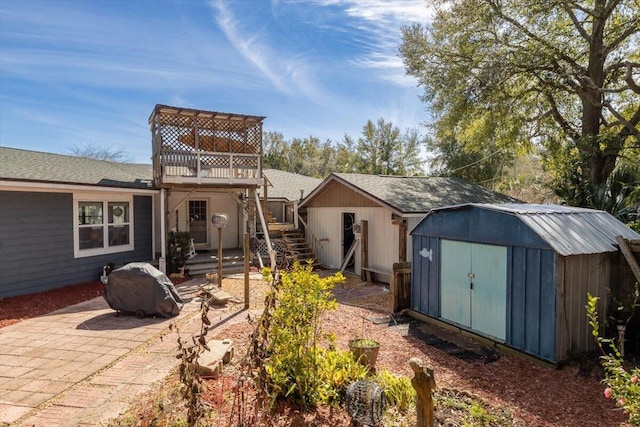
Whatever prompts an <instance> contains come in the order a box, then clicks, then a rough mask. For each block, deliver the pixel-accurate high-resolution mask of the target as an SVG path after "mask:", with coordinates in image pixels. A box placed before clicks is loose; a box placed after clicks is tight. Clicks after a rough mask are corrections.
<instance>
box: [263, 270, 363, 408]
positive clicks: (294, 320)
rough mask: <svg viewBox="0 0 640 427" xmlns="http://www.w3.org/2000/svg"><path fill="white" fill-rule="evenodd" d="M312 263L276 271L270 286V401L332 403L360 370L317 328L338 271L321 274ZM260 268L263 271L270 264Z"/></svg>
mask: <svg viewBox="0 0 640 427" xmlns="http://www.w3.org/2000/svg"><path fill="white" fill-rule="evenodd" d="M312 269H313V267H312V265H311V264H307V265H300V263H298V262H296V263H295V264H294V266H293V269H292V270H291V271H290V272H286V271H282V272H280V274H281V276H280V284H279V286H277V287H276V288H275V290H274V292H277V295H276V299H277V303H276V306H275V309H274V310H273V313H272V317H271V321H270V324H269V329H268V337H269V338H268V345H267V347H268V348H267V354H268V355H269V357H268V359H267V360H266V361H265V369H266V373H267V375H268V382H269V384H268V392H269V394H270V397H271V403H272V405H273V403H275V401H276V400H277V399H281V398H285V399H290V400H293V401H295V402H298V403H300V404H302V405H303V406H305V407H314V406H316V405H317V404H318V403H320V402H326V403H335V402H337V401H339V399H340V398H341V396H342V395H343V394H344V389H346V385H348V384H349V383H350V382H351V381H353V380H355V379H359V378H362V377H363V376H364V375H365V374H366V370H363V369H361V368H359V367H357V366H356V365H357V364H356V363H355V361H354V360H353V356H350V355H347V354H344V353H342V352H339V351H337V350H334V349H333V348H334V345H333V342H334V337H332V336H331V335H329V334H325V333H323V332H322V328H321V318H322V315H323V313H325V312H327V311H329V310H335V309H336V308H337V307H338V303H337V302H336V300H335V298H334V297H333V294H332V290H333V288H334V286H335V285H336V284H337V283H341V282H343V281H344V276H343V275H342V274H340V273H336V274H334V275H332V276H329V277H326V278H321V277H320V276H319V275H318V274H315V273H313V272H312ZM263 274H264V275H265V277H269V276H270V270H268V269H265V271H264V272H263ZM322 343H324V344H326V345H327V346H328V347H329V348H330V350H329V349H326V348H323V347H322V346H321V344H322Z"/></svg>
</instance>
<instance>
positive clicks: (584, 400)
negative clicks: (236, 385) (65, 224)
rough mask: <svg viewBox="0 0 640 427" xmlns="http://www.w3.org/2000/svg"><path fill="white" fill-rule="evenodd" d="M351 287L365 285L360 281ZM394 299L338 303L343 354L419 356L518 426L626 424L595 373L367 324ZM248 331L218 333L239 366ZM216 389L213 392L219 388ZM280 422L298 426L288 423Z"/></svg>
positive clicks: (54, 299) (336, 417) (29, 304)
mask: <svg viewBox="0 0 640 427" xmlns="http://www.w3.org/2000/svg"><path fill="white" fill-rule="evenodd" d="M234 282H237V283H234ZM256 283H257V282H256V281H252V300H254V298H255V299H256V300H262V299H263V297H264V292H266V291H267V287H266V286H264V285H263V286H258V285H256ZM353 286H354V287H355V286H362V284H361V283H360V284H358V283H356V284H354V285H353ZM223 288H224V289H225V291H227V292H229V293H231V294H232V295H235V294H236V293H237V294H238V296H239V297H240V298H242V295H243V285H242V281H241V280H238V281H233V280H226V279H225V282H224V285H223ZM235 288H237V289H235ZM102 292H103V285H102V284H101V283H100V282H98V281H96V282H89V283H84V284H80V285H74V286H66V287H64V288H60V289H54V290H50V291H46V292H40V293H38V294H33V295H26V296H18V297H10V298H5V299H3V300H0V328H2V327H6V326H8V325H11V324H14V323H17V322H19V321H21V320H23V319H27V318H30V317H34V316H39V315H43V314H46V313H48V312H51V311H53V310H56V309H59V308H62V307H66V306H68V305H72V304H76V303H79V302H82V301H85V300H89V299H92V298H95V297H97V296H100V295H101V294H102ZM389 297H390V295H389V294H388V293H387V294H386V295H384V294H383V295H377V296H374V297H367V298H364V299H362V300H359V301H349V303H351V304H350V305H347V304H340V306H339V308H338V310H337V312H332V313H331V314H329V315H327V316H326V317H325V319H324V320H323V329H324V330H325V331H333V332H336V334H337V336H338V342H337V344H338V345H339V346H340V347H341V348H343V349H346V348H348V340H349V339H351V338H353V337H356V336H364V337H368V338H373V339H375V340H377V341H379V342H380V344H381V349H380V354H379V356H378V364H377V367H378V368H386V369H388V370H390V371H392V372H395V373H397V374H402V375H405V376H411V375H412V372H411V369H410V367H409V365H408V363H407V361H408V359H409V358H410V357H412V356H419V357H421V358H422V359H423V360H425V362H427V363H429V364H431V365H432V366H433V367H434V368H435V372H436V382H437V384H438V387H439V388H440V387H441V388H443V389H454V390H457V391H459V392H463V393H469V394H470V395H473V396H476V397H477V398H480V399H482V401H483V402H485V403H486V404H487V405H489V406H490V407H492V408H494V409H495V410H500V411H502V410H505V411H508V412H509V413H510V414H511V415H512V416H514V418H515V419H516V420H518V421H519V422H518V424H517V425H518V426H520V425H523V426H540V427H555V426H565V427H573V426H575V427H590V426H593V427H596V426H597V427H614V426H615V427H620V426H628V424H626V423H625V422H624V419H625V417H624V415H623V414H622V412H621V411H620V410H619V409H616V408H615V407H614V405H613V402H611V401H609V400H607V399H605V398H604V397H603V394H602V391H603V385H602V384H601V383H600V378H599V377H598V373H597V372H596V371H594V372H591V373H588V372H587V373H585V372H583V371H582V370H579V369H578V368H577V367H575V366H571V365H570V366H568V367H565V368H564V369H560V370H555V369H550V368H545V367H540V366H538V365H535V364H533V363H531V362H530V361H528V360H526V359H524V358H521V357H517V356H512V355H508V354H500V357H499V358H498V359H497V360H495V361H491V363H486V361H485V360H482V359H480V360H465V359H464V358H460V357H457V356H456V355H452V354H447V353H446V352H444V351H441V350H440V349H438V348H437V346H433V345H430V344H429V342H428V341H429V340H428V339H427V340H422V339H420V336H417V334H414V333H411V331H410V330H409V329H408V328H407V330H406V331H404V332H403V331H402V329H397V328H393V327H389V326H388V325H387V324H385V323H380V324H375V323H374V322H371V321H369V320H367V319H370V318H378V317H380V316H381V315H384V314H385V312H388V307H389V306H390V304H389ZM252 306H253V301H252ZM250 332H251V326H250V325H249V324H247V323H246V322H241V323H236V324H233V325H229V327H228V328H226V329H224V330H223V331H221V333H220V336H221V337H225V338H232V339H233V340H234V344H235V346H236V354H237V355H238V357H237V358H236V363H237V361H239V359H241V357H242V355H244V353H245V352H246V348H247V347H246V346H247V344H248V335H249V334H250ZM425 332H427V331H425ZM0 333H2V332H1V330H0ZM428 333H429V334H433V335H435V336H436V337H437V338H439V339H441V340H443V342H448V341H449V337H447V336H444V337H443V336H442V335H439V332H438V331H437V330H435V329H432V328H430V329H429V331H428ZM418 335H419V334H418ZM456 344H458V343H457V341H456ZM233 378H234V376H233V374H232V375H231V376H229V377H228V378H227V381H232V380H233ZM212 385H213V384H212ZM213 389H214V390H215V387H213ZM216 396H217V397H218V398H220V396H221V394H220V392H219V391H218V392H215V391H214V392H213V393H212V396H211V398H212V403H216V401H215V397H216ZM283 415H284V414H283ZM288 417H302V418H303V419H304V416H302V415H300V414H293V413H288V414H286V415H284V418H288ZM322 420H324V421H326V423H325V422H323V421H322ZM281 421H284V420H281ZM308 421H309V420H308V419H306V420H302V421H301V424H299V425H310V424H308V423H307V422H308ZM346 421H347V419H346V418H345V417H344V414H340V413H339V412H338V413H336V412H334V411H328V412H326V413H323V412H321V413H320V414H318V418H316V419H315V420H314V421H313V422H312V424H315V425H331V426H332V427H338V426H342V425H345V426H346V425H348V423H347V422H346ZM278 425H283V426H284V425H287V426H292V425H296V424H294V423H290V422H284V423H278Z"/></svg>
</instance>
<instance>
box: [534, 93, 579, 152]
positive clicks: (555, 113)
mask: <svg viewBox="0 0 640 427" xmlns="http://www.w3.org/2000/svg"><path fill="white" fill-rule="evenodd" d="M542 95H544V97H545V98H547V102H548V103H549V106H550V107H551V111H550V113H551V117H553V119H554V120H555V121H556V123H558V124H559V125H560V127H561V128H562V130H564V131H565V133H566V134H567V135H569V137H570V138H571V139H573V140H574V141H577V140H578V139H580V133H579V132H576V130H575V129H573V128H572V127H571V125H570V124H569V123H568V122H567V121H566V120H565V119H564V117H563V116H562V114H561V113H560V110H558V105H557V104H556V100H555V99H553V96H551V94H550V93H547V92H544V91H543V92H542Z"/></svg>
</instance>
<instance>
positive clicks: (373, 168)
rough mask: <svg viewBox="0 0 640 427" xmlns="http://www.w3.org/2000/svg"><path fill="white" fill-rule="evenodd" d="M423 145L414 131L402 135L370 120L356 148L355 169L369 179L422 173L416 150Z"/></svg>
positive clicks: (385, 123)
mask: <svg viewBox="0 0 640 427" xmlns="http://www.w3.org/2000/svg"><path fill="white" fill-rule="evenodd" d="M423 143H424V141H423V139H422V138H421V137H420V135H419V134H418V132H417V131H416V130H411V129H409V130H407V131H405V133H404V134H401V133H400V129H399V128H398V127H396V126H394V125H393V123H391V122H386V121H385V120H384V119H382V118H381V119H378V121H377V122H376V123H375V124H374V123H373V122H372V121H371V120H369V121H367V123H366V124H365V125H364V127H363V128H362V137H360V138H358V142H357V144H356V157H355V169H356V172H358V173H365V174H372V175H416V174H419V173H420V172H421V170H422V162H421V161H420V159H419V149H420V146H421V145H422V144H423Z"/></svg>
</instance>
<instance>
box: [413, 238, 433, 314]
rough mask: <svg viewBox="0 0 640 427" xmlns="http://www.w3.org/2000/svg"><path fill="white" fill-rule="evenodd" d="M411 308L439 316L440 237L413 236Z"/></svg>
mask: <svg viewBox="0 0 640 427" xmlns="http://www.w3.org/2000/svg"><path fill="white" fill-rule="evenodd" d="M412 240H413V245H414V247H415V248H416V250H415V251H414V252H413V260H412V263H411V268H412V273H411V309H412V310H415V311H417V312H419V313H423V314H428V315H429V316H433V317H440V252H439V249H438V248H439V245H440V239H438V238H435V237H424V236H413V239H412Z"/></svg>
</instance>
